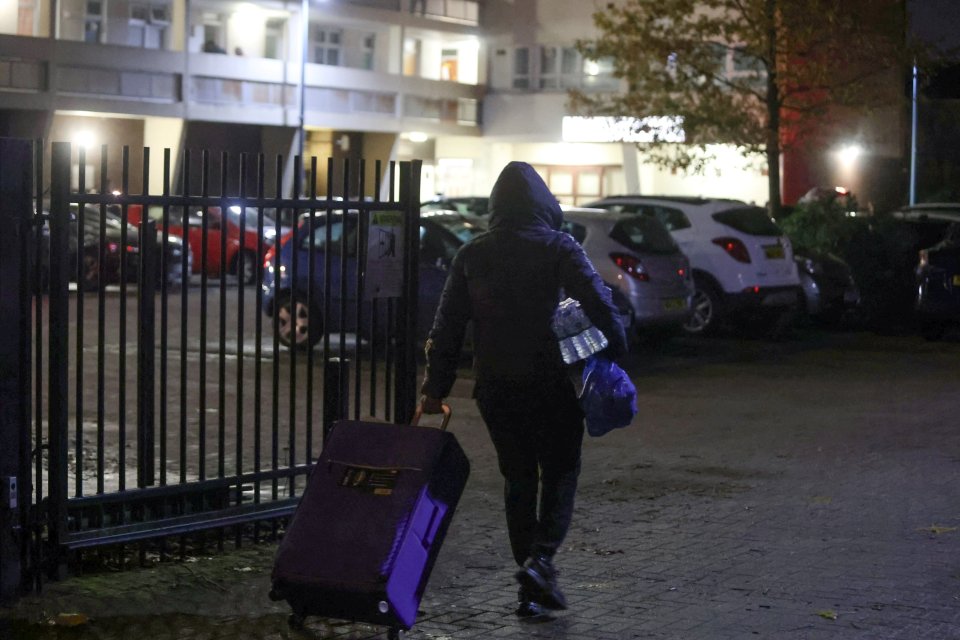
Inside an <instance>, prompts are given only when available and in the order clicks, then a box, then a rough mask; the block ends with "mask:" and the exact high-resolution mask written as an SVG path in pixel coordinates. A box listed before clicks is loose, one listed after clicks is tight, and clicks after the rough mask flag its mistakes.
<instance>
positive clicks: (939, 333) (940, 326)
mask: <svg viewBox="0 0 960 640" xmlns="http://www.w3.org/2000/svg"><path fill="white" fill-rule="evenodd" d="M945 332H946V326H945V325H944V323H942V322H937V321H936V320H924V321H923V322H922V323H921V324H920V335H922V336H923V337H924V338H925V339H926V340H929V341H931V342H935V341H937V340H939V339H940V338H942V337H943V334H944V333H945Z"/></svg>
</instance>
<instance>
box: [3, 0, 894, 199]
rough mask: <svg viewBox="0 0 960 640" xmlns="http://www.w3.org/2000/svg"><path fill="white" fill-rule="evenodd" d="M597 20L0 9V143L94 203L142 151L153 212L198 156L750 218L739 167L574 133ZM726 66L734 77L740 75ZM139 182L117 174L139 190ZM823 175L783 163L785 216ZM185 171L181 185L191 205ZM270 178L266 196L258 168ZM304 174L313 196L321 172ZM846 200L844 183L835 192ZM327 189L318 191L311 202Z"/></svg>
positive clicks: (36, 0) (610, 135) (601, 72)
mask: <svg viewBox="0 0 960 640" xmlns="http://www.w3.org/2000/svg"><path fill="white" fill-rule="evenodd" d="M600 7H602V3H598V2H572V1H569V0H522V1H521V0H307V1H305V2H301V3H290V2H280V1H274V0H248V1H240V2H238V1H234V0H0V135H8V136H22V137H42V138H44V139H46V140H70V141H73V142H76V143H78V144H82V145H85V146H86V147H88V148H91V149H93V150H94V152H89V153H88V154H87V162H88V164H89V165H90V167H89V169H88V171H89V173H88V174H87V175H88V179H87V180H88V184H91V180H93V182H92V184H99V181H98V177H97V171H98V167H99V151H98V150H99V145H100V144H103V143H109V144H110V152H109V163H108V164H109V167H110V174H111V175H119V168H118V167H119V163H120V153H121V151H120V148H121V147H122V146H123V145H129V146H130V148H131V149H139V148H140V147H142V146H146V147H149V148H151V149H152V153H153V154H154V155H153V158H155V159H153V160H151V165H150V172H149V173H150V190H151V192H154V191H156V192H159V190H160V185H161V182H162V176H163V173H162V171H163V163H162V160H161V154H162V150H163V149H170V150H171V157H172V158H173V165H174V166H173V168H172V173H171V182H172V183H174V184H171V185H170V186H171V189H172V190H173V191H174V192H176V190H177V184H176V183H177V181H178V180H179V179H181V178H182V177H183V174H184V173H187V169H186V167H184V166H183V164H184V161H183V155H184V154H183V151H187V150H189V151H191V152H192V151H193V150H197V152H198V153H199V151H200V150H203V149H206V150H209V151H210V152H211V154H212V155H213V156H215V157H212V158H211V160H212V167H213V170H214V171H216V170H217V168H218V162H219V159H218V157H216V156H218V153H217V152H219V151H229V152H242V151H252V152H262V153H264V154H265V156H266V157H267V158H268V159H270V158H272V157H274V156H275V155H282V156H284V158H286V159H287V160H286V164H285V165H284V166H283V167H282V168H281V171H282V172H283V175H282V176H281V179H282V181H283V184H284V185H285V187H284V188H285V189H292V185H293V176H294V173H295V168H294V166H293V157H294V156H295V155H297V154H299V153H300V150H301V145H302V150H303V153H304V155H305V156H306V157H308V158H309V157H311V156H316V157H317V158H318V159H320V161H321V162H325V159H326V158H327V157H333V158H336V159H340V158H361V157H362V158H367V159H382V160H384V161H387V160H406V159H412V158H418V159H422V160H423V161H424V167H423V176H422V178H423V181H422V184H421V193H422V194H423V195H424V196H425V197H427V196H429V195H430V194H432V193H443V194H445V195H448V196H462V195H478V194H486V193H488V192H489V190H490V187H491V186H492V184H493V182H494V180H495V179H496V176H497V174H498V173H499V170H500V168H501V167H502V166H503V165H504V164H505V163H506V162H508V161H510V160H524V161H527V162H530V163H531V164H533V165H534V166H535V167H536V168H537V169H538V170H539V171H540V172H541V174H542V175H543V176H544V178H545V179H546V181H547V183H548V184H549V185H550V187H551V189H552V190H553V191H554V193H556V194H557V196H558V197H559V198H560V199H561V201H563V202H564V203H568V204H584V203H587V202H590V201H591V200H594V199H597V198H599V197H602V196H605V195H611V194H616V193H627V192H642V193H651V194H673V195H694V196H697V195H699V196H712V197H728V198H738V199H742V200H745V201H748V202H755V203H757V204H763V203H764V202H765V201H766V198H767V195H766V194H767V178H766V170H765V167H764V165H763V163H762V162H759V161H754V162H748V161H746V160H745V159H743V157H742V156H741V155H740V154H739V152H738V151H737V150H736V149H734V148H729V147H725V146H722V145H717V146H716V148H715V149H714V155H715V156H716V158H717V160H716V161H715V162H714V163H712V164H711V165H710V166H709V167H708V168H707V170H706V171H705V172H704V173H703V174H702V175H684V174H683V173H678V172H672V171H669V170H663V169H660V168H657V167H655V166H653V165H649V164H645V163H644V162H643V161H642V159H641V157H640V156H639V155H638V153H637V148H636V144H635V143H634V142H632V141H629V140H623V139H622V137H618V136H617V134H616V132H611V131H609V130H604V129H603V128H602V127H597V126H596V123H590V122H585V121H584V120H583V119H578V118H575V117H573V116H574V114H572V113H571V112H570V110H569V109H568V107H567V100H568V94H567V92H568V90H569V89H571V88H579V89H583V90H586V91H591V90H597V91H609V90H615V89H617V88H618V81H617V80H616V79H615V78H613V76H612V74H611V68H610V65H609V64H607V63H605V62H604V61H603V60H587V59H584V58H583V57H582V56H581V55H580V54H579V52H578V51H577V49H576V47H575V43H576V41H577V40H578V39H580V38H589V37H590V36H591V35H593V33H594V32H593V26H592V25H593V23H592V20H591V15H592V13H593V12H594V11H596V10H597V9H598V8H600ZM729 64H730V71H731V73H736V71H737V70H736V68H735V61H734V60H733V59H731V60H730V61H729ZM643 115H648V116H664V115H669V114H643ZM301 117H302V123H301ZM894 119H895V120H896V118H894ZM889 124H890V120H889V119H886V118H884V119H883V120H882V121H881V123H880V126H874V127H868V128H863V129H860V130H858V132H857V135H858V136H859V138H858V139H859V140H860V144H861V148H862V147H869V145H870V141H869V140H865V139H864V136H865V135H872V134H871V133H870V132H871V131H875V132H877V135H879V136H882V137H883V138H884V140H883V150H882V152H883V154H885V157H888V158H889V157H896V156H897V154H899V153H900V146H901V145H900V140H901V136H900V135H899V130H900V129H899V127H900V122H899V121H897V122H896V123H895V126H893V127H891V126H887V125H889ZM301 127H302V129H303V131H304V135H303V140H302V143H301V136H300V131H301ZM865 132H866V133H865ZM838 144H839V143H838ZM873 148H879V147H877V145H874V147H873ZM133 156H136V154H133ZM139 162H140V158H139V157H131V185H130V187H131V188H132V189H134V190H136V189H138V188H139V181H140V177H139V176H140V175H141V172H140V168H139V164H138V163H139ZM832 162H833V156H831V155H829V154H827V153H826V151H824V152H823V153H820V152H818V153H817V155H816V157H814V158H813V159H811V158H810V157H804V158H798V157H787V158H785V161H784V163H785V166H784V172H783V175H784V184H785V195H787V198H786V200H787V202H790V200H791V199H795V198H796V197H799V195H802V192H803V191H805V190H806V189H807V188H809V187H814V186H825V185H824V184H821V183H824V182H826V183H835V184H838V185H839V184H841V180H844V176H843V175H842V173H841V172H843V171H846V172H848V173H849V172H850V171H851V167H850V165H849V163H845V164H844V163H837V164H836V166H835V167H834V166H833V165H831V163H832ZM859 162H860V163H861V164H862V163H863V162H864V160H863V159H862V158H861V159H860V160H859ZM197 166H199V161H196V162H192V163H191V166H190V168H189V174H190V179H191V184H192V185H197V184H199V180H200V177H199V175H197V174H196V173H195V172H196V167H197ZM308 169H309V167H308ZM834 169H836V171H834ZM369 171H372V169H369ZM228 172H229V173H230V174H231V175H233V174H234V173H235V171H234V170H233V169H232V168H228ZM265 173H266V184H267V185H272V184H274V182H275V180H276V175H275V173H276V170H275V168H274V164H273V163H272V162H271V161H269V160H268V161H267V162H266V172H265ZM317 173H318V180H320V177H321V176H324V174H325V171H318V172H317ZM308 177H309V176H308ZM369 177H370V176H368V183H369ZM808 182H809V183H810V184H809V185H808V184H807V183H808ZM861 182H862V181H861ZM888 183H889V181H887V182H886V184H888ZM858 185H859V183H858V181H857V179H855V177H854V178H851V177H850V176H849V175H847V177H846V179H845V184H843V186H847V187H852V188H854V189H856V187H857V186H858ZM328 188H329V187H328V185H326V184H323V183H320V184H318V190H319V192H320V193H326V191H327V189H328ZM337 190H339V187H337Z"/></svg>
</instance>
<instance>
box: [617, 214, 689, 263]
mask: <svg viewBox="0 0 960 640" xmlns="http://www.w3.org/2000/svg"><path fill="white" fill-rule="evenodd" d="M610 237H611V238H613V239H614V240H616V241H617V242H619V243H620V244H622V245H623V246H625V247H627V248H628V249H633V250H634V251H638V252H643V253H660V254H671V253H676V252H677V251H679V250H680V249H679V248H678V247H677V243H676V242H674V240H673V236H671V235H670V232H669V231H667V229H666V227H664V226H663V223H662V222H660V221H659V220H657V219H656V218H652V217H649V216H644V215H639V216H630V217H629V218H624V219H623V220H621V221H620V222H618V223H617V224H615V225H614V226H613V230H612V231H610Z"/></svg>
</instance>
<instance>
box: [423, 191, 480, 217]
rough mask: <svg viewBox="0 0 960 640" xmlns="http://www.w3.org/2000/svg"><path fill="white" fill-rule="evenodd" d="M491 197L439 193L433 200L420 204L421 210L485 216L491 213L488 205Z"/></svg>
mask: <svg viewBox="0 0 960 640" xmlns="http://www.w3.org/2000/svg"><path fill="white" fill-rule="evenodd" d="M489 202H490V198H488V197H487V196H453V197H445V196H442V195H438V196H437V197H435V198H433V199H432V200H428V201H426V202H423V203H421V204H420V211H459V212H460V213H470V214H473V215H475V216H485V215H487V214H488V213H489V211H488V209H487V205H488V203H489Z"/></svg>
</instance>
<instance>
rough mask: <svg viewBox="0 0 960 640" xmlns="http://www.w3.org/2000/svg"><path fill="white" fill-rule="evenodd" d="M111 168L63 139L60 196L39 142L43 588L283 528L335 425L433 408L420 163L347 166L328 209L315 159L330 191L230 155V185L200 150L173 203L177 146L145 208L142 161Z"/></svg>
mask: <svg viewBox="0 0 960 640" xmlns="http://www.w3.org/2000/svg"><path fill="white" fill-rule="evenodd" d="M107 153H108V149H107V147H106V146H104V147H103V148H101V149H100V151H99V154H97V153H96V152H92V153H88V152H87V151H86V150H85V149H83V148H80V149H71V146H70V145H69V144H68V143H57V142H55V143H53V144H52V149H51V154H50V156H51V162H50V179H49V191H47V190H46V189H45V187H44V185H45V184H47V181H46V180H45V177H44V163H43V158H44V156H43V147H42V144H40V143H37V144H35V145H34V154H33V156H34V157H33V165H34V167H33V177H34V185H35V186H34V193H32V194H31V195H32V201H33V202H34V204H35V210H34V211H33V212H30V213H29V220H30V223H31V226H30V231H29V232H27V233H24V234H23V237H22V248H23V250H24V254H25V255H27V256H28V257H29V263H28V268H25V269H23V270H22V271H23V273H22V274H21V285H20V290H21V291H27V292H29V293H28V294H27V295H25V296H22V298H23V299H24V300H26V304H27V306H28V307H29V308H28V309H27V310H26V318H28V319H29V322H26V323H24V324H27V325H28V329H32V332H31V333H32V335H28V336H27V338H26V344H28V345H30V347H29V350H30V351H32V353H24V355H23V357H22V358H21V360H20V364H21V371H22V370H23V368H24V367H26V368H27V372H26V373H24V376H29V380H28V384H27V385H23V386H24V395H29V396H30V400H29V401H28V403H27V410H26V411H25V412H24V413H25V416H26V417H25V419H24V424H23V425H22V427H21V428H22V434H21V435H22V441H23V442H26V443H27V444H26V445H25V446H23V447H22V448H23V449H24V450H27V449H29V453H30V458H31V460H30V463H29V467H28V468H29V472H22V473H21V476H20V489H19V494H20V495H21V496H24V498H25V500H24V503H25V504H27V505H28V508H27V509H24V510H23V513H22V516H21V519H20V522H21V526H20V535H21V538H22V540H23V544H22V546H21V558H20V561H21V565H22V567H23V575H24V583H25V584H33V585H39V584H40V580H41V577H42V576H43V575H45V574H49V573H62V572H63V571H64V570H65V568H66V566H67V562H68V560H69V558H70V557H71V554H72V552H75V551H80V550H83V549H88V548H94V547H96V548H102V547H104V546H107V545H131V544H135V545H137V546H138V547H139V548H140V549H141V550H142V549H143V548H144V545H146V544H147V543H149V544H150V545H155V546H157V545H158V548H159V549H160V552H161V554H163V553H165V552H171V553H175V552H176V549H177V548H178V547H179V549H180V552H181V553H183V548H184V544H183V541H184V540H185V539H186V536H188V535H193V534H194V533H196V532H198V531H205V530H215V531H216V532H218V533H217V535H218V537H219V540H220V543H221V544H222V543H223V539H224V538H225V537H228V536H235V538H236V541H237V544H239V542H240V539H241V536H249V535H252V536H253V537H254V538H258V537H261V536H262V535H267V534H271V533H272V534H275V533H276V531H277V527H278V523H282V522H283V520H284V519H285V518H286V517H288V516H289V515H290V513H291V512H292V510H293V509H294V507H295V504H296V501H297V499H298V491H299V489H300V488H301V487H302V486H303V484H302V483H303V481H304V477H305V476H306V474H307V473H309V471H310V468H311V465H312V462H313V460H314V459H315V458H316V456H317V454H318V453H319V450H320V447H321V446H322V442H323V437H324V435H325V433H326V431H327V429H328V428H329V426H330V424H331V423H332V421H333V420H335V419H337V418H339V417H347V416H351V417H353V418H354V419H367V418H374V419H381V420H387V421H392V422H398V423H403V422H408V421H409V420H410V418H411V416H412V413H413V409H414V407H415V402H416V384H417V380H416V370H417V357H416V349H417V344H418V332H417V317H418V314H417V291H418V247H419V181H420V175H419V174H420V163H419V162H416V161H415V162H410V163H405V162H401V163H394V162H390V163H388V164H386V165H385V166H384V165H382V164H381V162H380V161H377V162H376V163H375V166H373V167H368V166H367V164H366V162H365V161H363V160H361V161H359V163H355V164H354V165H351V164H349V162H344V163H342V164H338V165H337V166H335V165H334V161H333V160H332V159H329V160H327V163H326V174H327V181H326V184H327V185H330V187H329V188H328V189H327V192H326V193H323V194H319V193H317V180H316V176H317V175H318V167H317V159H316V158H310V159H309V162H310V164H309V167H304V166H302V165H301V161H300V158H299V157H298V158H296V159H295V162H294V164H295V167H294V174H295V175H296V176H303V175H307V176H310V177H311V178H310V182H311V184H306V185H303V184H302V181H301V180H295V182H296V183H295V184H294V185H293V188H292V189H291V193H290V194H289V195H284V193H283V188H282V184H281V180H280V178H279V177H278V178H277V180H276V184H275V185H265V184H264V182H265V180H264V176H265V175H266V174H267V171H266V170H265V162H267V160H266V159H265V158H264V157H263V156H262V155H247V154H243V155H240V156H239V157H231V156H229V155H227V154H221V155H220V157H219V165H218V166H219V172H218V173H217V175H211V174H212V173H213V172H212V171H211V164H212V163H211V162H210V156H209V154H208V153H207V152H203V153H202V154H200V157H196V154H191V153H190V152H184V154H183V156H182V158H181V159H180V169H179V171H178V174H179V175H181V176H183V178H182V179H181V180H179V184H178V187H179V188H177V189H175V191H176V193H175V194H174V193H171V192H170V191H171V190H170V189H169V187H168V186H169V185H170V184H171V180H170V178H171V172H172V163H171V154H170V152H169V150H165V151H164V153H163V155H162V158H160V159H159V161H160V162H162V163H163V187H162V194H161V195H153V194H151V193H150V192H151V188H150V183H149V179H150V165H151V162H156V161H157V160H158V159H156V158H155V157H153V156H151V154H150V150H149V149H143V151H142V159H141V161H140V163H139V164H140V167H142V178H141V183H142V185H143V186H142V189H141V193H131V192H130V188H129V185H130V182H131V180H130V178H131V175H130V166H131V163H130V153H129V150H128V149H127V148H124V149H123V151H122V163H121V166H122V174H121V175H120V176H110V175H108V163H107ZM92 156H99V157H92ZM91 157H92V158H91ZM91 159H92V160H94V161H98V162H99V170H98V171H93V172H92V173H94V174H95V175H96V182H97V184H91V182H93V180H94V178H93V176H90V175H88V172H89V169H88V162H89V161H90V160H91ZM275 162H276V167H275V170H274V172H273V173H275V174H276V175H277V176H281V175H282V173H283V171H282V169H283V159H282V158H280V157H277V158H275ZM197 164H199V175H200V176H201V179H200V184H199V185H197V184H192V183H191V180H190V176H191V175H196V174H197V166H196V165H197ZM371 169H372V170H371ZM335 170H336V171H335ZM230 172H233V175H230ZM335 173H336V175H337V176H338V177H340V176H342V186H341V187H340V188H339V189H335V188H334V186H333V185H334V175H335ZM228 178H230V180H228ZM117 180H119V186H120V188H119V189H117V190H112V189H111V185H113V184H116V181H117ZM71 181H73V187H71ZM228 184H238V185H239V188H238V189H237V192H236V193H228ZM26 188H27V189H29V187H26ZM381 192H383V193H384V195H385V196H386V197H381ZM31 313H32V317H31ZM24 351H26V350H24ZM31 363H32V369H31ZM28 386H29V387H31V389H29V394H28V390H27V388H26V387H28ZM178 541H179V542H178ZM141 553H142V551H141Z"/></svg>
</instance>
